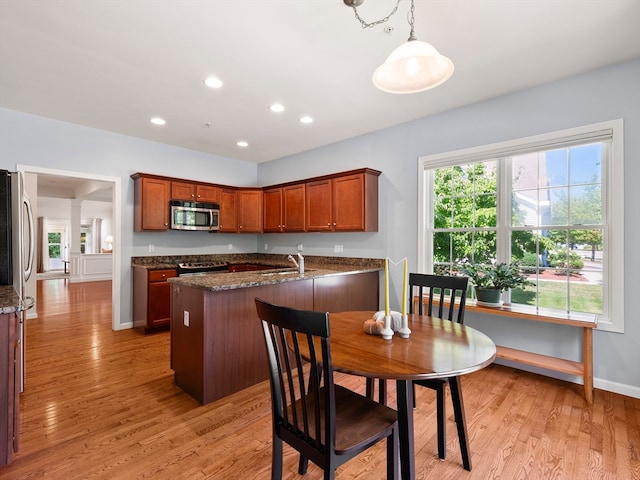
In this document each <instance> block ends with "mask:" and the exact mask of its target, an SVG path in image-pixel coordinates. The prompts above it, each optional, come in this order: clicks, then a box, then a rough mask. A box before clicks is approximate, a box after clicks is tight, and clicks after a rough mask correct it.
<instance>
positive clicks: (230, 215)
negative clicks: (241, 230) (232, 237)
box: [219, 188, 238, 233]
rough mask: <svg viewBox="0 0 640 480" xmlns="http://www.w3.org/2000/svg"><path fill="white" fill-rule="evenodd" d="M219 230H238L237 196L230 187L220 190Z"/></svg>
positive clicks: (233, 231) (231, 231) (229, 231)
mask: <svg viewBox="0 0 640 480" xmlns="http://www.w3.org/2000/svg"><path fill="white" fill-rule="evenodd" d="M219 231H220V232H223V233H224V232H227V233H236V232H237V231H238V196H237V191H236V190H235V189H231V188H223V189H221V190H220V230H219Z"/></svg>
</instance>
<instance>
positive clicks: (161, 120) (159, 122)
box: [150, 117, 167, 125]
mask: <svg viewBox="0 0 640 480" xmlns="http://www.w3.org/2000/svg"><path fill="white" fill-rule="evenodd" d="M150 121H151V123H153V124H154V125H164V124H166V123H167V121H166V120H165V119H164V118H160V117H153V118H152V119H151V120H150Z"/></svg>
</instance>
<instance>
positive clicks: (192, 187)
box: [171, 181, 220, 203]
mask: <svg viewBox="0 0 640 480" xmlns="http://www.w3.org/2000/svg"><path fill="white" fill-rule="evenodd" d="M171 199H172V200H186V201H188V202H201V203H220V188H219V187H217V186H215V185H204V184H198V183H194V182H185V181H172V182H171Z"/></svg>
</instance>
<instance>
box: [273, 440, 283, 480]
mask: <svg viewBox="0 0 640 480" xmlns="http://www.w3.org/2000/svg"><path fill="white" fill-rule="evenodd" d="M271 455H272V456H271V480H282V440H280V439H279V438H278V437H277V436H276V435H273V450H272V453H271Z"/></svg>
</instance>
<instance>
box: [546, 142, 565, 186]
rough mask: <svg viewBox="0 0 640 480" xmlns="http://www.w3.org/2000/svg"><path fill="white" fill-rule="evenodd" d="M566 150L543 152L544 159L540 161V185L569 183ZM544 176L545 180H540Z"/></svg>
mask: <svg viewBox="0 0 640 480" xmlns="http://www.w3.org/2000/svg"><path fill="white" fill-rule="evenodd" d="M568 154H569V152H568V150H567V149H565V148H563V149H561V150H550V151H548V152H546V153H545V160H544V161H543V162H541V164H540V168H541V170H542V172H540V179H541V183H540V186H541V187H545V186H549V187H556V186H563V185H567V184H568V183H569V181H568V180H569V168H568V167H569V159H568ZM543 178H546V181H544V180H542V179H543Z"/></svg>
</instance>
